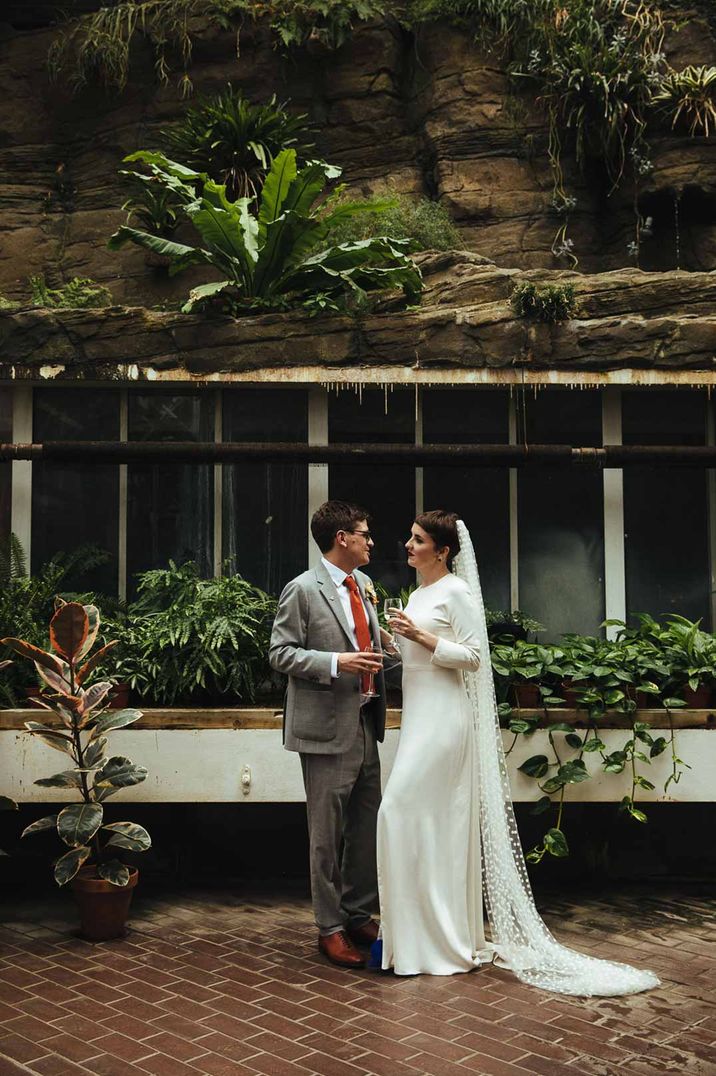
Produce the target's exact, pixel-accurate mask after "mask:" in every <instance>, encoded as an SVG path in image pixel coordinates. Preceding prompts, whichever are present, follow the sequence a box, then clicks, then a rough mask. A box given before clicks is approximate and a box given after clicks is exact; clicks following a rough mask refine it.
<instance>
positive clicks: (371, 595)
mask: <svg viewBox="0 0 716 1076" xmlns="http://www.w3.org/2000/svg"><path fill="white" fill-rule="evenodd" d="M365 596H366V598H367V599H368V601H370V602H372V603H373V605H374V606H376V608H377V606H378V595H377V594H376V592H375V587H374V586H373V584H372V583H371V582H368V583H366V585H365Z"/></svg>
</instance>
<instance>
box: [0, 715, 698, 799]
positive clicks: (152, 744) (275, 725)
mask: <svg viewBox="0 0 716 1076" xmlns="http://www.w3.org/2000/svg"><path fill="white" fill-rule="evenodd" d="M523 712H524V713H526V714H538V715H541V714H542V713H543V711H542V710H541V709H538V710H526V711H523ZM36 717H37V711H36V710H29V711H28V710H24V711H23V710H2V711H0V788H1V789H2V792H3V795H8V796H12V797H13V799H16V800H18V801H19V802H21V803H27V802H36V803H51V802H61V801H64V802H66V801H67V790H66V789H44V788H38V787H37V786H35V785H34V784H33V781H35V780H36V779H37V778H38V777H45V776H47V774H48V773H51V772H54V771H53V770H52V769H51V767H52V766H53V764H54V763H55V761H56V758H55V757H53V756H55V755H56V753H55V752H53V751H52V749H51V748H48V747H46V746H45V745H44V744H42V743H41V742H40V741H38V740H36V739H34V738H33V737H30V735H29V734H28V733H27V732H26V731H24V727H23V721H25V720H35V719H36ZM548 717H549V718H550V719H551V720H553V721H569V722H570V723H574V724H576V725H579V724H580V722H582V721H583V718H584V714H583V713H578V712H575V711H569V710H567V709H564V708H559V709H552V710H550V711H548ZM640 717H641V718H642V719H643V720H647V721H649V722H650V724H652V725H653V726H654V727H656V728H666V727H668V721H667V715H666V713H665V712H664V711H663V710H662V711H644V712H643V713H642V714H640ZM623 720H624V719H623V716H622V715H621V714H613V715H608V716H607V717H606V719H605V720H604V721H602V722H600V727H601V728H602V729H603V730H604V732H603V734H602V739H603V740H604V742H605V743H606V745H607V748H608V750H610V751H614V750H617V749H618V748H619V747H621V746H622V744H623V742H624V739H625V738H626V730H625V729H623V728H620V726H621V725H623ZM281 723H282V717H281V712H280V711H279V710H275V709H259V708H253V709H244V710H238V709H236V710H229V709H226V710H168V709H167V710H147V711H145V716H144V718H143V720H142V721H141V722H139V723H138V724H137V725H132V726H130V727H128V728H126V729H118V730H117V731H116V732H114V733H111V734H110V735H111V736H112V738H113V745H114V746H113V750H114V751H115V752H116V753H123V754H127V755H129V757H130V758H133V759H134V760H135V762H138V763H141V765H143V766H146V767H147V769H148V770H149V776H148V777H147V780H146V781H145V782H144V783H143V784H141V785H137V786H135V787H133V788H128V789H123V790H122V793H121V795H119V796H117V797H116V799H114V800H113V801H112V802H113V803H117V804H119V803H120V802H122V803H124V802H131V801H134V802H137V803H143V802H146V803H202V802H203V803H211V802H213V803H231V802H235V803H237V804H240V803H282V802H283V803H295V802H300V801H302V800H303V799H304V794H303V782H302V779H301V767H300V764H299V760H298V757H297V756H296V755H295V754H293V753H289V752H287V751H284V749H283V746H282V743H281ZM674 724H675V726H676V727H678V728H679V729H680V730H681V731H680V732H679V754H680V757H681V758H683V759H684V760H685V761H686V762H687V763H689V765H691V767H692V769H691V770H687V771H686V772H685V774H684V776H683V777H682V779H681V781H680V782H679V784H678V785H676V786H674V785H673V784H672V785H671V786H670V788H669V795H668V797H667V799H668V800H669V801H671V802H714V801H716V735H715V734H714V731H713V730H714V729H715V728H716V715H714V714H713V713H711V712H710V711H691V712H685V711H682V712H681V713H679V714H675V715H674ZM615 726H616V727H615ZM399 727H400V711H399V710H396V709H392V710H389V711H388V730H387V733H386V739H385V743H384V744H383V745H382V746H381V759H382V763H383V779H384V780H385V779H386V778H387V776H388V774H389V772H390V768H391V766H392V763H393V759H394V757H395V751H396V748H397V745H398V730H399ZM511 741H512V734H511V733H509V732H506V733H505V743H506V744H509V743H510V742H511ZM537 754H549V750H548V742H547V734H546V732H544V731H543V730H539V731H537V732H536V733H535V734H534V735H533V736H531V737H529V738H520V739H519V740H518V742H517V745H516V747H515V749H514V750H513V751H512V753H511V754H510V756H509V759H508V764H509V769H510V777H511V781H512V790H513V795H514V798H515V800H517V801H533V800H535V799H537V798H539V796H540V794H541V793H540V791H539V789H538V787H537V784H536V782H535V781H532V780H530V779H528V778H526V777H523V775H522V774H520V773H519V772H517V767H518V766H519V765H520V764H521V763H522V762H524V760H525V759H526V758H529V757H530V756H531V755H537ZM587 765H588V767H589V769H590V770H593V771H594V772H595V773H596V772H597V766H596V764H592V763H591V762H590V761H589V760H587ZM669 767H670V761H669V755H668V752H665V753H664V754H663V755H661V756H660V757H659V758H657V759H655V760H654V762H653V763H652V765H651V766H645V767H644V772H645V773H646V774H648V776H649V779H650V780H651V781H653V783H654V784H655V785H656V789H655V791H654V792H649V793H646V792H645V793H644V795H643V797H641V796H640V798H643V799H644V800H645V801H652V802H655V801H658V800H660V799H664V796H663V792H662V788H663V783H664V781H665V780H666V777H667V775H668V772H669ZM55 768H56V767H55ZM626 791H628V775H627V774H622V775H620V776H615V775H611V774H606V775H605V774H603V773H599V775H598V776H597V777H595V778H594V779H592V780H590V781H586V782H584V783H583V784H581V785H575V786H573V787H571V788H570V789H569V799H570V800H572V801H582V802H615V801H618V800H619V799H620V798H621V797H622V796H623V795H624V794H625V793H626Z"/></svg>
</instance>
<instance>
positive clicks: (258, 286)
mask: <svg viewBox="0 0 716 1076" xmlns="http://www.w3.org/2000/svg"><path fill="white" fill-rule="evenodd" d="M127 160H128V161H132V162H134V161H139V162H141V163H142V164H143V165H144V166H145V167H146V168H147V169H148V170H149V172H150V173H151V174H152V175H153V176H155V177H156V178H157V179H158V180H159V181H160V182H161V183H162V184H163V185H164V186H166V187H167V188H168V189H170V190H172V191H173V192H175V193H176V195H177V196H178V197H179V199H180V200H181V202H182V208H183V213H184V214H185V215H186V218H187V219H188V221H189V222H190V223H191V224H192V225H193V226H194V228H195V229H196V231H197V232H198V233H199V236H200V239H201V244H202V245H201V246H189V245H188V244H184V243H175V242H172V241H171V240H167V239H161V238H158V237H157V236H153V235H150V234H149V233H147V232H142V231H139V230H137V229H135V228H130V227H128V226H126V225H125V226H123V227H121V228H120V229H119V230H118V231H117V232H115V234H114V235H113V236H112V237H111V239H110V240H109V247H110V249H112V250H116V249H118V248H119V247H121V246H122V245H123V244H124V243H126V242H132V243H136V244H137V245H138V246H141V247H144V248H145V249H146V250H149V251H151V252H152V253H154V254H159V255H162V256H166V257H167V258H169V259H170V261H171V269H170V272H172V273H177V272H180V271H181V270H182V269H185V268H187V267H188V266H190V265H198V264H203V265H206V266H209V267H210V268H211V269H212V270H214V271H215V272H217V273H218V274H221V275H222V276H223V277H224V279H223V280H214V281H211V282H210V283H207V284H202V285H200V286H199V287H196V288H194V289H193V290H192V291H191V292H190V295H189V299H188V301H187V302H186V303H185V305H184V307H183V308H182V309H183V310H184V311H185V312H186V313H191V312H193V311H194V310H196V309H201V308H207V307H209V308H212V309H215V310H216V309H218V310H219V311H221V312H225V313H231V314H233V315H234V316H238V315H239V314H241V313H247V312H253V311H256V310H257V309H259V310H261V309H263V310H282V309H289V308H291V307H292V306H293V307H295V306H300V305H301V303H303V302H305V301H306V300H308V301H309V302H310V301H312V300H313V299H314V298H315V296H316V295H322V296H324V297H327V298H329V299H330V300H332V301H333V302H335V303H336V305H337V304H338V303H339V302H340V303H341V304H345V303H346V302H347V300H348V299H349V298H353V299H354V300H358V301H361V300H363V299H364V297H365V295H366V293H367V292H373V291H375V292H380V291H385V290H387V289H397V288H402V289H403V291H404V293H405V295H406V298H407V299H408V301H411V302H414V301H416V300H417V298H418V296H419V294H420V291H421V289H422V278H421V275H420V271H419V269H418V268H417V266H416V265H415V264H414V263H413V262H412V261H411V259H410V258H409V257H408V254H407V250H408V247H409V244H408V243H407V242H406V241H404V240H400V239H395V240H394V239H392V238H388V237H376V238H373V239H364V240H360V241H357V242H354V243H340V244H336V245H328V244H329V243H330V241H331V235H332V232H333V230H334V229H335V228H336V226H337V225H338V224H339V223H342V221H343V220H345V219H346V218H347V217H350V216H352V215H353V214H354V213H355V209H354V207H353V206H352V205H350V204H348V205H346V204H344V205H338V206H337V205H335V194H336V193H338V192H334V194H333V195H331V194H328V195H327V196H326V187H327V185H328V184H329V183H330V182H331V181H333V180H335V179H337V178H338V176H340V169H339V168H336V167H334V166H333V165H330V164H326V163H325V162H324V161H310V162H309V163H308V164H306V165H305V166H304V167H303V168H300V169H299V168H298V167H297V163H296V152H295V150H293V149H286V150H282V151H281V152H280V153H279V154H278V156H277V157H276V158H275V159H274V160H273V162H272V164H271V167H270V169H269V171H268V174H267V176H266V180H265V183H264V186H263V188H262V191H261V196H260V199H259V201H258V204H257V206H256V207H255V208H256V209H257V213H256V215H254V213H252V212H251V208H252V205H251V201H250V200H249V199H248V198H239V199H238V200H237V201H236V202H230V201H229V199H228V198H227V196H226V188H225V186H224V185H223V184H219V183H215V182H214V181H213V180H212V179H210V178H209V176H208V175H207V174H206V173H203V172H196V171H194V170H193V169H191V168H187V167H186V166H184V165H182V164H178V163H177V162H175V161H170V160H168V158H166V157H165V156H164V155H163V154H161V153H151V152H148V151H144V150H141V151H139V152H138V153H134V154H132V155H131V156H130V157H128V158H127ZM198 187H201V193H200V194H198V193H197V189H198ZM339 191H340V188H339ZM317 248H320V249H317Z"/></svg>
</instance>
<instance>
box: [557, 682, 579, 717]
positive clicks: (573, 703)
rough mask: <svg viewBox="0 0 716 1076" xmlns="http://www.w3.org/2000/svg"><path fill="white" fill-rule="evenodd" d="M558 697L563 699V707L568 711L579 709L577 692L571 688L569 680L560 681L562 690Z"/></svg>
mask: <svg viewBox="0 0 716 1076" xmlns="http://www.w3.org/2000/svg"><path fill="white" fill-rule="evenodd" d="M560 695H561V696H562V698H563V699H564V705H565V706H566V707H567V709H568V710H576V709H578V707H579V699H578V698H577V692H576V691H575V690H574V688H573V687H572V681H571V680H563V681H562V690H561V691H560Z"/></svg>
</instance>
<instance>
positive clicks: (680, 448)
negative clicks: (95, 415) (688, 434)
mask: <svg viewBox="0 0 716 1076" xmlns="http://www.w3.org/2000/svg"><path fill="white" fill-rule="evenodd" d="M3 460H34V461H37V462H43V463H71V462H74V463H83V464H119V463H144V464H152V463H218V462H222V463H359V464H361V463H364V464H369V465H371V466H375V465H376V464H379V465H381V466H385V465H390V464H403V465H406V464H407V465H410V466H415V467H424V466H431V465H432V466H437V465H439V466H446V465H447V466H455V467H465V466H471V467H545V466H569V465H577V466H587V467H594V468H596V469H602V468H605V467H618V468H621V467H633V466H663V467H701V468H704V467H716V445H605V446H603V447H599V448H590V447H580V448H574V447H572V446H571V445H413V444H405V445H396V444H389V445H385V444H364V445H361V444H331V445H307V444H305V443H301V444H292V443H290V442H274V441H272V442H266V443H263V444H255V443H242V442H234V443H223V444H216V443H214V442H213V441H212V442H193V441H177V442H171V441H45V442H43V443H42V444H0V461H3Z"/></svg>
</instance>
